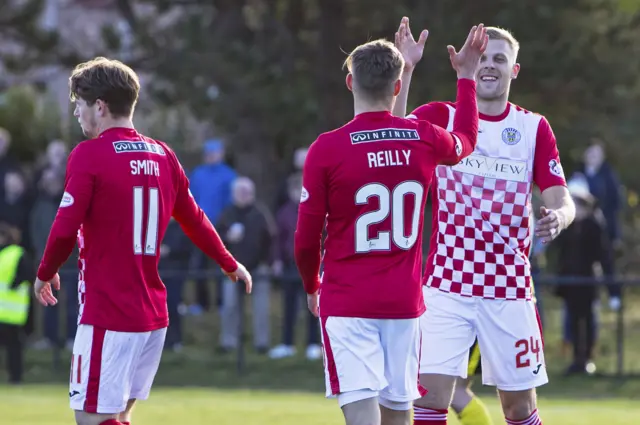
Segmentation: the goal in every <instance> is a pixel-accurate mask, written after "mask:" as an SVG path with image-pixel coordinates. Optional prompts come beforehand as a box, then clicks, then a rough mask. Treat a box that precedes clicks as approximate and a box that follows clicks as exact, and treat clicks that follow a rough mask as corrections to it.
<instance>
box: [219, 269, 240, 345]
mask: <svg viewBox="0 0 640 425" xmlns="http://www.w3.org/2000/svg"><path fill="white" fill-rule="evenodd" d="M222 290H223V294H222V299H223V300H224V302H223V303H222V308H221V309H220V325H221V326H220V348H221V349H223V350H232V349H234V348H236V347H237V346H238V326H239V324H240V318H239V317H238V303H239V302H240V300H239V296H238V290H237V288H236V284H235V283H233V282H231V281H230V280H229V279H224V281H223V283H222Z"/></svg>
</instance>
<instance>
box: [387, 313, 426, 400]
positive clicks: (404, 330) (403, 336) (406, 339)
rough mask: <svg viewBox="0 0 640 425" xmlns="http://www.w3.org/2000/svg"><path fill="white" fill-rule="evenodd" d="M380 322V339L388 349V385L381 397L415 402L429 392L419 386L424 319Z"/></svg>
mask: <svg viewBox="0 0 640 425" xmlns="http://www.w3.org/2000/svg"><path fill="white" fill-rule="evenodd" d="M380 322H381V324H380V341H381V342H382V348H383V350H384V370H385V378H386V380H387V382H388V386H387V387H386V388H385V389H383V390H382V391H381V392H380V400H383V399H384V400H385V401H392V402H413V401H414V400H417V399H418V398H420V397H422V395H424V393H425V392H424V391H421V387H419V386H418V369H419V366H420V319H419V318H415V319H402V320H381V321H380ZM383 402H384V401H381V403H383ZM396 410H398V409H396Z"/></svg>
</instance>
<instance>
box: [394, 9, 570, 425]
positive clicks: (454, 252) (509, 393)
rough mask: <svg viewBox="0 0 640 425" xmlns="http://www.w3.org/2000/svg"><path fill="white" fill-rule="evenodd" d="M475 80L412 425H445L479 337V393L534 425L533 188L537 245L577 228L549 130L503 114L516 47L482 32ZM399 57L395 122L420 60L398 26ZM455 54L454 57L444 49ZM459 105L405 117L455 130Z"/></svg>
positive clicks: (442, 231)
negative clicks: (473, 123) (484, 42)
mask: <svg viewBox="0 0 640 425" xmlns="http://www.w3.org/2000/svg"><path fill="white" fill-rule="evenodd" d="M488 35H489V45H488V47H487V50H486V51H485V54H484V55H483V57H482V59H481V61H480V64H479V66H478V68H477V71H476V82H477V84H478V91H477V97H478V110H479V113H480V114H479V115H480V125H479V132H478V143H477V146H476V149H475V151H474V153H473V154H472V155H471V156H469V157H468V158H465V159H464V160H462V161H460V163H458V164H457V165H454V166H439V167H437V168H436V172H435V176H434V180H435V182H434V185H433V186H432V199H434V213H433V233H432V239H431V250H430V253H429V257H428V259H427V263H426V270H425V277H424V284H425V286H424V288H423V290H424V299H425V304H426V313H425V314H424V315H423V317H422V321H421V329H422V343H423V344H422V359H421V364H420V382H421V383H422V384H423V385H424V386H425V387H426V388H427V389H428V390H429V393H428V394H427V395H426V396H425V397H423V398H422V399H420V400H418V401H417V402H416V403H415V405H414V423H415V424H420V425H444V424H446V412H447V407H448V405H449V402H450V400H451V394H452V391H453V388H454V382H455V380H456V377H463V378H464V377H466V375H467V362H468V349H469V347H470V346H471V344H472V343H473V341H474V339H475V338H476V337H477V338H478V342H479V344H480V351H481V352H482V371H483V383H484V384H486V385H493V386H497V388H498V392H499V395H500V401H501V403H502V408H503V412H504V414H505V417H506V418H507V419H506V421H507V423H508V424H512V425H515V424H518V425H541V424H542V421H541V419H540V417H539V416H538V412H537V408H536V392H535V388H536V387H538V386H541V385H543V384H545V383H547V382H548V378H547V373H546V369H545V361H544V354H543V340H542V331H541V329H540V326H539V320H538V315H537V311H536V307H535V304H534V302H533V296H532V295H533V294H532V282H531V270H530V264H529V260H528V252H529V248H530V245H531V238H532V233H531V231H530V226H529V223H530V220H531V219H532V216H533V213H532V211H531V189H532V187H533V185H534V184H536V185H537V186H538V187H539V188H540V191H541V192H542V200H543V203H544V205H545V206H544V207H542V208H541V215H542V218H541V219H540V221H539V222H538V225H537V228H536V230H535V234H536V237H540V238H541V240H542V241H543V242H544V243H548V242H550V241H551V240H552V239H554V238H555V237H556V236H557V235H558V233H559V232H561V231H562V230H563V229H565V228H566V227H567V226H568V225H569V224H570V223H571V222H572V220H573V218H574V215H575V208H574V205H573V202H572V201H571V197H570V195H569V192H568V191H567V188H566V182H565V178H564V175H563V172H562V167H561V166H560V158H559V155H558V149H557V147H556V139H555V137H554V135H553V132H552V130H551V127H550V126H549V123H548V122H547V120H546V119H545V118H544V117H543V116H541V115H539V114H535V113H532V112H529V111H527V110H525V109H523V108H521V107H519V106H516V105H514V104H511V103H509V101H508V95H509V89H510V86H511V80H513V79H515V78H516V77H517V76H518V72H519V71H520V65H519V64H518V63H516V57H517V54H518V48H519V44H518V42H517V41H516V39H515V38H514V37H513V36H512V35H511V34H510V33H509V32H508V31H505V30H503V29H499V28H493V27H489V29H488ZM396 46H397V47H398V48H399V50H400V51H401V52H402V53H403V55H404V58H405V63H406V65H405V68H404V73H403V76H402V82H403V84H402V87H403V90H402V91H401V93H400V95H399V96H398V100H397V101H396V106H395V108H394V114H395V115H397V116H404V115H405V114H406V99H407V92H408V87H409V83H410V79H411V74H412V71H413V69H414V66H415V64H416V63H417V62H418V61H419V60H420V58H421V56H422V50H423V46H421V45H420V44H419V43H416V42H415V41H414V39H413V37H412V36H411V32H410V30H409V22H408V19H407V18H403V20H402V22H401V24H400V28H399V29H398V33H397V34H396ZM448 49H449V52H450V54H454V53H455V50H454V49H453V47H449V48H448ZM455 114H456V104H455V103H444V102H434V103H430V104H427V105H423V106H421V107H419V108H417V109H416V110H415V111H413V112H412V113H411V114H410V115H409V118H417V119H419V120H427V121H430V122H432V123H433V124H436V125H438V126H441V127H443V128H450V126H451V120H452V119H453V117H454V116H455Z"/></svg>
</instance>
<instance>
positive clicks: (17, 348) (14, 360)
mask: <svg viewBox="0 0 640 425" xmlns="http://www.w3.org/2000/svg"><path fill="white" fill-rule="evenodd" d="M15 235H16V229H15V228H13V227H11V226H10V225H8V224H7V223H0V251H2V250H4V249H5V248H7V247H9V246H11V245H17V244H19V243H20V241H19V239H18V240H16V238H15ZM34 274H35V270H34V267H33V262H32V260H31V259H30V258H29V256H28V255H27V254H26V252H23V253H22V256H21V258H20V260H19V262H18V266H17V270H16V272H15V276H14V279H13V281H12V282H5V283H9V287H8V290H9V291H16V290H18V289H19V287H20V285H21V284H22V283H23V282H31V279H32V278H33V276H34ZM3 290H4V289H3ZM30 293H31V291H29V294H30ZM0 308H2V307H1V306H0ZM27 309H29V307H27ZM25 325H26V323H24V324H22V325H20V324H12V323H3V322H0V345H4V346H5V348H6V350H7V372H8V374H9V382H10V383H12V384H19V383H20V382H22V375H23V371H24V366H23V364H24V339H25V335H24V334H25Z"/></svg>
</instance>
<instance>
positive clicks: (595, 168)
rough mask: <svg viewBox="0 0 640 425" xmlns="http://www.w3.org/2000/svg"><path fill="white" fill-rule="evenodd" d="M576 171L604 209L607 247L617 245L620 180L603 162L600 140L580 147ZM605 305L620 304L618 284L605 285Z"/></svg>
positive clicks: (603, 155)
mask: <svg viewBox="0 0 640 425" xmlns="http://www.w3.org/2000/svg"><path fill="white" fill-rule="evenodd" d="M580 171H581V172H582V173H583V175H584V177H585V179H586V181H587V183H588V185H589V191H590V192H591V194H592V195H593V196H594V197H595V199H596V200H597V201H598V207H599V208H600V209H601V210H602V212H603V213H604V218H605V220H606V223H607V232H608V233H607V234H608V236H609V240H610V241H611V245H610V246H611V249H612V250H613V249H614V248H616V247H620V246H621V243H622V241H621V234H620V209H621V206H622V201H621V196H620V182H619V181H618V176H617V175H616V172H615V171H614V169H613V167H612V166H611V165H610V164H609V163H608V162H607V159H606V155H605V150H604V146H603V144H602V143H601V142H600V141H598V140H595V141H594V142H593V143H592V144H591V146H589V147H588V148H587V149H586V150H585V151H584V164H583V165H582V168H581V169H580ZM611 258H612V261H614V263H613V265H612V267H613V269H614V273H615V255H614V253H613V252H612V253H611ZM607 288H608V290H609V296H610V298H609V306H610V307H611V309H612V310H617V309H618V308H620V295H621V288H620V286H618V285H609V286H608V287H607Z"/></svg>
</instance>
